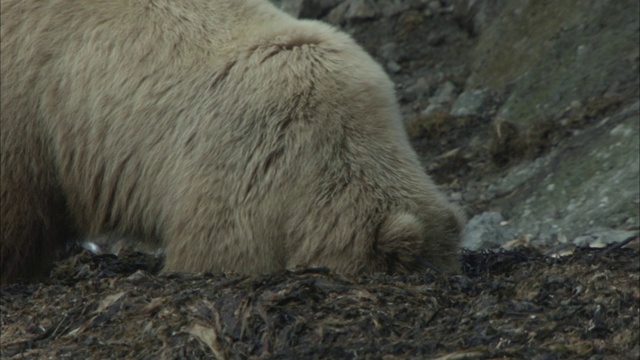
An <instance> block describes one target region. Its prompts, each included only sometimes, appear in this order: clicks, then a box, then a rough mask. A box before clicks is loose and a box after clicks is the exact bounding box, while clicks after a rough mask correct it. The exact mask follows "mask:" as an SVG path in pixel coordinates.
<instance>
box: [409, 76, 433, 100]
mask: <svg viewBox="0 0 640 360" xmlns="http://www.w3.org/2000/svg"><path fill="white" fill-rule="evenodd" d="M430 92H431V86H430V85H429V81H428V80H427V79H426V78H425V77H419V78H418V80H416V81H415V83H413V84H411V85H409V86H407V87H406V88H405V93H406V97H407V98H408V99H411V100H422V99H425V98H426V97H427V96H429V93H430Z"/></svg>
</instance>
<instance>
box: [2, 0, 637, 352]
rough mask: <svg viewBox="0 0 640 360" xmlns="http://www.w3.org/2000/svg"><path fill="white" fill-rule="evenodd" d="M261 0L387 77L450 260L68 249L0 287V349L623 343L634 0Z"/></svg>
mask: <svg viewBox="0 0 640 360" xmlns="http://www.w3.org/2000/svg"><path fill="white" fill-rule="evenodd" d="M276 2H277V3H279V5H280V6H282V7H283V8H284V9H286V10H287V11H289V12H291V13H292V14H294V15H296V16H300V17H310V18H319V19H321V20H323V21H327V22H330V23H332V24H334V25H337V26H340V27H341V28H343V30H345V31H347V32H349V33H351V34H352V35H353V36H354V38H356V39H357V40H358V42H360V43H361V44H362V45H363V46H364V47H365V49H366V50H367V51H369V53H371V54H372V56H374V57H375V58H376V59H377V60H378V61H379V62H380V63H381V64H383V66H384V67H385V69H386V70H387V71H388V73H389V74H390V75H391V77H392V79H393V80H394V82H395V83H396V85H397V93H398V97H399V99H400V102H401V106H402V110H403V115H404V117H405V122H406V128H407V132H408V133H409V135H410V136H411V138H412V141H413V144H414V146H415V148H416V149H417V150H418V152H419V153H420V155H421V156H422V158H423V159H424V165H425V167H426V168H427V170H428V171H429V172H430V173H431V174H432V176H433V177H434V179H435V180H436V181H437V182H438V183H439V184H441V185H442V186H443V189H444V190H445V191H447V193H448V194H449V196H450V198H451V199H452V200H453V201H456V202H459V203H460V204H461V205H463V206H464V207H465V209H466V210H467V213H468V214H469V217H470V219H471V220H470V223H469V226H468V228H467V231H466V234H465V239H464V243H463V245H464V247H465V248H467V249H471V250H465V251H464V252H463V253H462V255H461V261H462V263H463V273H462V274H458V275H446V274H438V273H434V272H431V271H426V272H421V273H416V274H413V275H410V276H387V275H384V276H383V275H377V276H370V277H362V278H349V279H347V278H342V277H338V276H336V275H334V274H331V273H327V272H326V271H324V270H322V269H313V270H302V269H301V270H299V271H294V272H282V273H277V274H271V275H265V276H257V277H240V276H237V275H233V274H204V275H180V274H173V275H171V274H170V275H157V271H158V269H159V266H160V264H161V259H160V258H156V257H153V256H149V255H144V254H141V253H134V252H131V251H130V250H123V251H122V252H120V254H119V256H114V255H93V254H91V253H90V252H87V251H86V250H81V249H76V250H74V251H75V255H74V256H72V257H70V258H68V259H67V260H65V261H63V262H61V263H59V264H58V266H57V267H56V269H55V270H54V271H53V273H52V276H51V278H50V279H48V280H46V281H44V282H42V283H38V284H30V285H23V284H19V285H11V286H5V287H2V288H1V289H0V295H1V297H0V316H1V318H0V321H1V322H0V325H1V326H2V333H1V336H0V356H1V357H2V358H44V357H49V358H100V359H102V358H136V359H137V358H149V359H151V358H153V359H155V358H218V359H220V358H222V359H226V358H276V359H284V358H292V359H306V358H309V359H311V358H314V359H315V358H347V359H354V358H373V359H395V358H398V359H404V358H437V359H495V358H532V359H565V358H589V359H600V358H610V359H624V358H629V359H637V358H638V357H640V309H639V308H640V240H638V226H639V219H638V216H639V215H638V207H639V205H640V201H639V194H640V190H639V184H638V179H639V168H640V166H639V163H640V160H639V157H638V153H639V151H640V145H639V142H640V138H639V137H640V134H639V130H640V124H639V121H640V117H639V102H638V96H639V88H638V86H639V83H640V81H639V75H638V74H639V48H638V43H639V40H640V39H639V31H640V24H639V19H638V3H637V1H633V0H620V1H600V0H580V1H578V0H565V1H538V0H536V1H534V0H518V1H504V0H449V1H448V0H440V1H424V0H379V1H375V0H281V1H276ZM488 249H493V250H494V251H492V252H490V251H488ZM497 249H499V250H497Z"/></svg>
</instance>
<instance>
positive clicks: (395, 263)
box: [376, 212, 423, 273]
mask: <svg viewBox="0 0 640 360" xmlns="http://www.w3.org/2000/svg"><path fill="white" fill-rule="evenodd" d="M422 233H423V225H422V223H421V222H420V220H419V219H418V218H417V217H416V216H415V215H413V214H410V213H405V212H399V213H393V214H391V215H390V216H389V217H387V218H386V219H385V220H384V221H383V222H382V225H381V226H380V230H379V232H378V237H377V239H376V251H378V252H379V253H378V254H377V255H378V258H382V259H384V262H385V263H386V268H387V271H388V272H389V273H394V272H397V271H410V270H413V269H414V268H415V267H417V266H418V259H419V258H420V255H421V250H422V246H423V244H422V243H423V239H422Z"/></svg>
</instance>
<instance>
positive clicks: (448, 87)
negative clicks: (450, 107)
mask: <svg viewBox="0 0 640 360" xmlns="http://www.w3.org/2000/svg"><path fill="white" fill-rule="evenodd" d="M455 91H456V86H455V85H454V84H453V83H452V82H451V81H447V82H445V83H444V84H442V85H441V86H440V87H439V88H438V90H437V91H436V93H435V95H433V97H431V98H430V99H429V102H430V103H431V104H445V103H449V102H451V101H452V100H453V97H454V95H455V94H454V92H455Z"/></svg>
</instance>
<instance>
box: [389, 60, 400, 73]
mask: <svg viewBox="0 0 640 360" xmlns="http://www.w3.org/2000/svg"><path fill="white" fill-rule="evenodd" d="M387 70H389V71H390V72H392V73H397V72H400V70H402V66H400V64H398V63H397V62H395V61H389V62H388V63H387Z"/></svg>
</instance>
